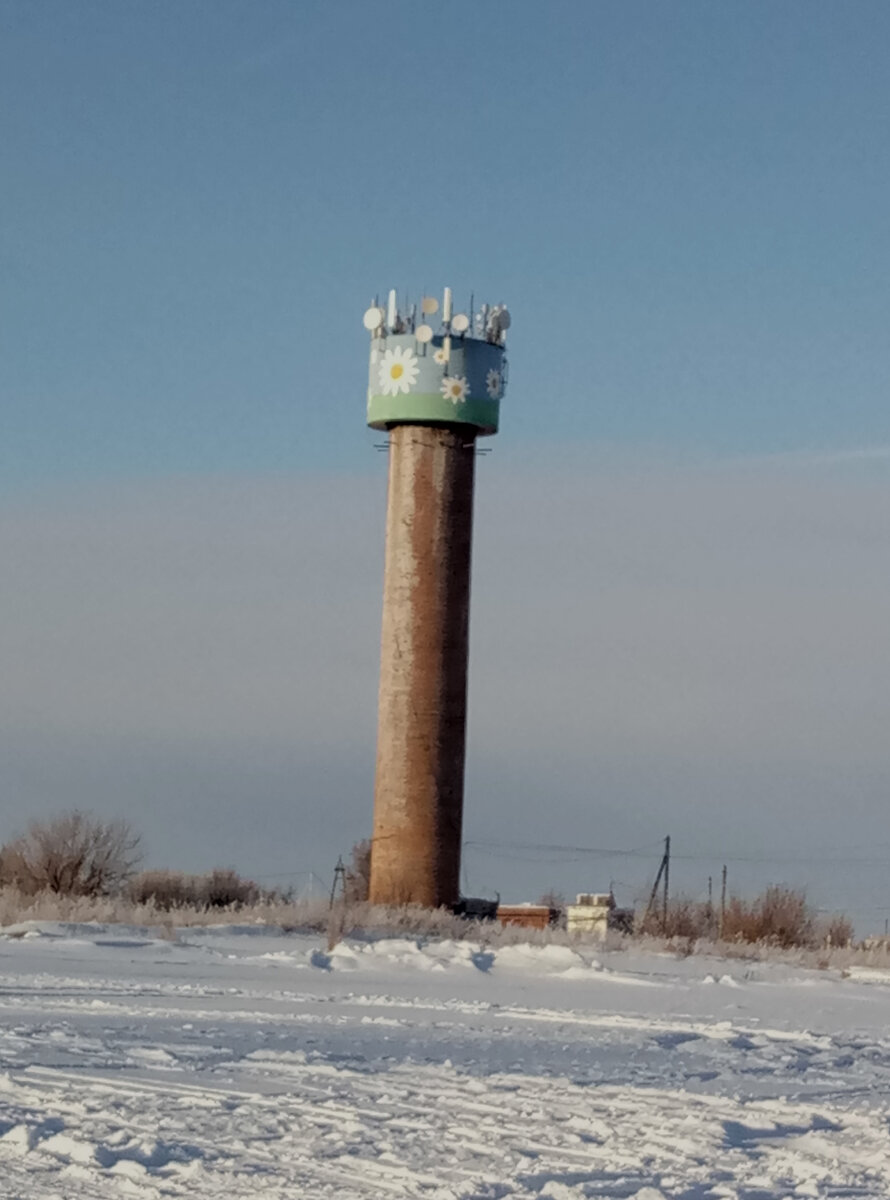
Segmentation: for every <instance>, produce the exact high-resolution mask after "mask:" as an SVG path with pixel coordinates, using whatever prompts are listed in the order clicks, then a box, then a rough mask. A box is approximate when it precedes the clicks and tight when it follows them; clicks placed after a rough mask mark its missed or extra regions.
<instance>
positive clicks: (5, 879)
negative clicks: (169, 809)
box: [0, 809, 140, 896]
mask: <svg viewBox="0 0 890 1200" xmlns="http://www.w3.org/2000/svg"><path fill="white" fill-rule="evenodd" d="M138 846H139V835H138V834H136V833H134V831H133V829H132V827H131V826H130V825H129V824H128V823H127V822H126V821H124V820H120V819H117V820H109V821H102V820H100V819H99V818H97V817H93V816H91V815H90V814H89V813H84V812H80V811H79V810H77V809H75V810H73V811H72V812H69V813H63V814H62V815H61V816H58V817H51V818H50V819H49V820H47V821H32V822H31V824H30V826H29V827H28V831H27V833H25V834H24V835H23V836H22V837H19V838H16V839H15V841H13V842H10V843H9V844H8V845H6V846H4V847H3V848H2V850H0V883H10V884H15V885H17V886H18V887H19V888H21V889H22V891H25V892H40V891H49V892H55V893H57V894H58V895H65V896H101V895H104V894H107V893H108V892H111V891H114V889H115V888H117V887H119V886H120V885H121V884H122V883H123V882H124V880H126V879H127V878H128V877H129V876H130V875H131V874H132V873H133V868H134V867H135V866H136V864H137V863H138V862H139V859H140V854H139V851H138Z"/></svg>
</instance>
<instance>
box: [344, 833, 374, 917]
mask: <svg viewBox="0 0 890 1200" xmlns="http://www.w3.org/2000/svg"><path fill="white" fill-rule="evenodd" d="M370 887H371V841H370V839H369V838H366V839H365V840H364V841H361V842H356V843H355V845H354V846H353V847H352V853H351V855H350V858H349V866H348V867H347V868H346V903H347V904H363V903H365V901H367V899H368V895H369V892H370Z"/></svg>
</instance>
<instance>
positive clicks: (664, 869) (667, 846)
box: [643, 837, 671, 932]
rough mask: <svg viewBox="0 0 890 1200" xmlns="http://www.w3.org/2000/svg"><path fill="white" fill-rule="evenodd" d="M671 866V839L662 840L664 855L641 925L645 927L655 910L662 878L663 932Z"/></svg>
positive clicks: (665, 925) (665, 923)
mask: <svg viewBox="0 0 890 1200" xmlns="http://www.w3.org/2000/svg"><path fill="white" fill-rule="evenodd" d="M670 865H671V839H670V838H669V837H666V838H665V839H664V854H662V856H661V862H660V863H659V864H658V874H657V875H656V876H655V882H654V883H653V884H652V891H651V892H650V893H649V903H648V904H647V905H646V911H645V913H644V914H643V924H644V925H645V924H646V922H647V921H648V919H649V914H650V913H651V912H652V910H653V909H654V908H655V898H656V896H657V895H658V885H659V884H660V883H661V880H662V876H663V877H664V894H663V896H662V903H661V929H662V932H664V930H665V928H666V927H667V902H668V871H669V870H670Z"/></svg>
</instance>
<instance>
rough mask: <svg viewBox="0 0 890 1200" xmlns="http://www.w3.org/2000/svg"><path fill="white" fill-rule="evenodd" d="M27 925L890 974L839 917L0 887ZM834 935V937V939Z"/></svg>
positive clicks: (3, 904) (4, 912)
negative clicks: (768, 930)
mask: <svg viewBox="0 0 890 1200" xmlns="http://www.w3.org/2000/svg"><path fill="white" fill-rule="evenodd" d="M688 916H689V912H688V909H686V908H681V909H680V911H679V915H678V918H677V925H676V928H677V929H678V930H683V929H684V928H685V926H684V924H683V922H684V921H685V920H686V919H687V918H688ZM25 921H66V922H75V923H78V924H87V923H94V922H95V923H100V924H124V925H138V926H143V927H147V928H149V929H152V930H155V931H156V932H157V935H158V936H161V937H168V938H171V939H175V938H176V937H177V930H179V929H184V928H187V927H189V926H195V927H200V926H208V925H221V924H222V925H226V924H239V925H248V924H250V925H266V926H268V927H269V928H270V929H283V930H285V931H287V932H295V933H296V932H302V933H314V934H318V935H319V936H322V937H325V938H327V940H328V942H329V943H330V944H332V945H333V944H335V943H336V941H339V940H341V939H342V938H349V937H353V938H382V937H413V938H418V939H437V938H438V939H442V938H449V939H454V940H470V941H473V942H476V943H478V944H480V945H483V946H486V947H491V948H496V947H498V946H510V945H528V944H531V945H540V946H545V945H564V946H576V947H579V948H580V947H583V948H585V949H587V950H590V949H594V948H597V949H598V948H602V949H603V950H607V951H624V952H628V953H629V952H633V951H648V952H654V953H661V954H671V955H678V956H682V957H686V956H687V955H689V954H701V955H708V956H713V957H717V958H724V959H743V960H746V961H751V962H777V963H778V962H783V963H790V964H796V965H799V966H803V967H810V968H821V969H832V970H837V971H840V972H843V971H845V970H848V969H850V968H853V967H871V968H875V969H882V970H890V941H888V940H886V939H871V940H870V941H868V942H866V943H862V944H860V945H852V944H851V945H843V944H839V943H840V942H841V941H842V938H841V937H840V936H839V934H843V933H845V931H848V930H849V923H848V922H845V921H844V919H840V924H838V920H837V919H835V920H834V923H833V925H832V926H831V928H833V929H834V934H833V935H832V938H831V941H829V940H828V938H827V936H823V939H822V940H821V941H818V942H816V943H813V944H810V945H808V946H797V947H795V946H787V945H783V944H781V943H779V942H778V941H771V942H770V941H762V940H761V941H758V942H746V941H741V940H735V941H727V940H720V939H719V938H716V937H709V936H703V937H699V936H697V935H696V934H692V935H688V934H686V933H684V932H678V933H676V934H675V935H674V936H671V937H662V936H660V935H656V934H637V935H627V934H620V933H616V932H610V933H609V934H608V935H607V937H606V941H605V942H604V943H603V942H599V941H597V940H595V939H590V938H586V937H585V936H584V935H579V934H570V933H568V932H567V931H566V930H565V929H561V928H559V927H557V926H550V927H549V928H547V929H524V928H520V927H517V926H506V927H504V926H502V925H500V924H499V923H498V922H496V921H468V920H465V919H464V918H461V917H455V916H453V915H452V914H451V913H450V912H447V911H446V910H444V909H438V910H434V911H430V910H428V909H423V908H419V907H416V906H405V907H401V908H382V907H375V906H373V905H370V904H354V905H343V904H337V905H335V906H334V909H333V910H331V909H330V907H329V905H328V901H327V900H323V899H319V900H303V901H298V902H292V901H285V900H281V899H277V900H270V901H266V902H263V901H260V902H257V903H255V904H248V905H237V906H230V907H221V908H208V907H205V906H202V907H194V906H189V905H180V906H174V907H172V908H169V909H167V908H163V907H160V906H158V905H156V904H154V903H151V902H146V903H137V902H134V901H133V900H131V899H128V898H126V897H124V896H116V897H96V898H91V897H82V896H81V897H78V896H59V895H56V894H53V893H49V892H42V893H38V894H37V895H27V894H25V893H23V892H20V891H18V890H17V889H15V888H9V887H8V888H4V889H0V927H3V926H10V925H16V924H20V923H21V922H25ZM835 937H837V938H838V940H837V941H835Z"/></svg>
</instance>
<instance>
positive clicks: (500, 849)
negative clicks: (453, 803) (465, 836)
mask: <svg viewBox="0 0 890 1200" xmlns="http://www.w3.org/2000/svg"><path fill="white" fill-rule="evenodd" d="M660 845H661V842H653V843H652V844H651V845H650V846H648V847H647V846H639V847H636V848H634V849H630V850H625V849H617V848H614V847H612V848H606V847H604V846H561V845H548V844H538V843H535V842H488V841H475V842H465V843H464V848H465V849H468V850H480V851H482V852H483V853H486V854H491V855H492V856H494V857H500V858H508V859H510V858H512V859H514V860H516V861H520V862H531V861H535V860H540V858H541V855H542V854H553V855H558V856H562V857H563V858H564V859H565V861H568V862H571V861H577V860H579V859H580V858H651V857H652V855H653V853H654V851H655V849H656V848H657V847H658V846H660ZM671 858H672V859H673V860H674V861H680V862H733V863H779V864H782V865H785V866H787V865H795V864H796V865H799V866H857V867H884V868H886V867H887V866H888V865H890V854H888V856H887V857H886V858H859V857H855V856H852V855H850V856H845V855H832V856H830V857H829V856H817V855H805V856H799V855H798V856H793V855H781V854H724V853H723V852H722V851H720V850H717V851H714V852H712V853H689V854H676V853H673V852H672V854H671Z"/></svg>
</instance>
